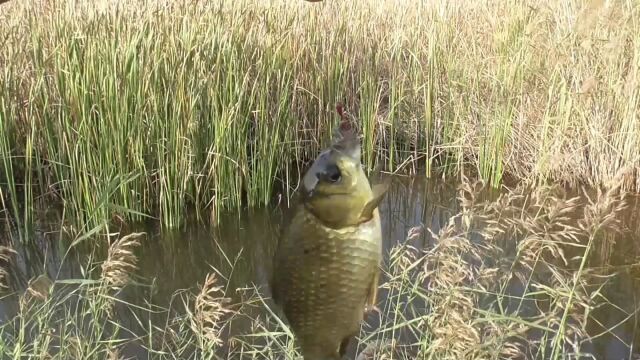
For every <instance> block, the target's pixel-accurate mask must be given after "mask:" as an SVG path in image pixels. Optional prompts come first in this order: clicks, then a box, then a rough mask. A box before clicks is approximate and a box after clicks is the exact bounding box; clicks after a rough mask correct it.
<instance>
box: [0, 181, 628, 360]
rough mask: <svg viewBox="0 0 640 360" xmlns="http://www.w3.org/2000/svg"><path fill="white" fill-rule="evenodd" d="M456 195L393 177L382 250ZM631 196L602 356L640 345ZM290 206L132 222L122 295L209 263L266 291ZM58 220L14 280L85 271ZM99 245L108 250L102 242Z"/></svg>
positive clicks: (441, 218)
mask: <svg viewBox="0 0 640 360" xmlns="http://www.w3.org/2000/svg"><path fill="white" fill-rule="evenodd" d="M456 195H457V193H456V184H452V183H446V182H442V181H438V180H428V179H423V178H419V177H412V178H400V177H398V178H395V179H394V181H393V185H392V187H391V190H390V193H389V195H388V196H387V197H386V199H385V201H384V203H383V204H382V206H381V209H380V211H381V215H382V220H383V225H382V228H383V239H384V244H383V253H384V254H385V256H386V255H388V253H389V251H390V249H391V248H392V247H394V246H395V245H397V244H399V243H401V242H404V241H405V239H406V235H407V232H408V231H409V230H410V229H411V228H413V227H415V226H419V225H424V226H426V227H429V228H430V229H431V230H432V231H433V232H434V233H437V232H438V231H439V229H440V228H441V227H443V226H444V225H446V223H447V222H448V220H449V218H450V217H451V216H452V215H454V214H456V213H458V211H459V210H460V209H459V205H458V202H457V200H456ZM488 196H491V195H488ZM631 202H632V203H631V204H630V207H629V209H628V210H627V211H626V212H625V214H624V216H623V217H624V222H623V224H624V229H623V230H624V231H623V233H622V234H619V235H618V234H607V235H606V236H607V237H608V238H609V240H610V241H608V242H607V244H608V246H606V247H602V248H599V249H597V252H598V253H597V256H598V257H600V258H601V259H602V260H603V261H602V263H603V264H605V263H606V264H607V265H608V266H609V267H608V268H609V269H610V271H615V272H617V275H616V276H615V277H614V278H613V279H612V280H611V281H609V282H608V283H607V285H606V287H605V288H604V295H605V296H607V297H608V298H609V300H610V301H611V302H613V303H614V304H615V305H616V306H617V307H614V306H607V307H604V308H600V309H596V310H595V315H596V317H597V319H599V321H600V322H601V324H597V323H594V324H591V325H590V332H591V333H592V335H595V334H600V335H599V336H598V337H596V338H595V339H593V340H592V341H590V342H589V346H588V347H589V350H590V351H591V352H592V353H593V355H594V356H595V358H598V359H628V358H630V356H631V355H630V354H631V353H632V352H638V349H637V348H638V346H640V330H639V329H638V327H639V325H638V324H640V320H638V316H637V312H638V311H639V310H638V308H639V304H640V300H639V299H638V296H639V294H640V273H639V271H638V266H637V264H638V262H639V261H640V260H639V259H640V239H639V238H638V235H637V234H639V233H640V232H639V229H640V222H639V220H638V217H639V216H638V215H639V214H640V212H639V211H638V210H639V209H640V207H639V206H638V204H637V198H632V200H631ZM291 213H292V209H290V208H288V207H287V205H286V204H281V205H280V206H277V207H274V208H269V209H254V210H246V211H244V212H243V213H241V214H234V213H228V214H220V215H219V216H220V218H219V219H220V223H219V225H218V226H206V225H202V224H198V223H195V222H194V223H193V224H190V225H188V226H185V227H184V228H183V229H177V230H166V229H160V227H159V226H158V225H157V223H154V222H148V223H145V224H137V225H135V226H134V227H132V228H131V229H127V230H128V231H131V230H133V231H144V232H146V233H147V238H146V239H145V240H144V241H143V244H142V246H141V248H140V249H138V251H137V256H138V259H139V262H138V267H139V271H138V272H136V274H135V279H138V280H139V282H140V283H142V284H146V285H141V286H132V287H130V288H127V289H126V291H125V293H124V295H123V297H124V299H126V301H128V302H131V303H140V304H142V303H145V301H151V302H153V303H155V304H158V305H161V306H166V305H168V304H169V303H170V302H172V301H175V298H173V297H172V295H174V294H175V293H176V291H178V290H180V289H191V290H194V291H195V290H196V289H197V286H199V285H201V284H202V282H203V281H204V279H205V277H206V275H207V273H210V272H212V271H218V272H219V273H220V274H221V275H222V276H224V277H226V278H227V281H228V290H229V291H228V294H230V296H233V295H234V294H235V292H234V291H233V290H234V289H236V288H245V287H248V286H253V285H255V286H257V287H259V288H262V289H264V291H265V293H267V294H268V293H269V290H268V279H269V275H270V271H271V266H272V263H271V259H272V257H273V254H274V251H275V248H276V243H277V238H278V236H279V231H280V229H281V225H282V224H283V223H284V222H285V221H286V219H287V218H288V217H289V216H290V215H291ZM42 223H43V224H46V223H47V222H46V221H43V222H42ZM56 224H59V222H56V221H52V222H51V223H50V224H49V226H51V229H53V230H49V232H44V231H43V232H41V233H40V235H39V238H38V241H37V242H36V245H35V246H33V247H29V248H20V249H19V253H20V256H19V257H18V262H17V264H16V266H14V268H13V269H12V270H13V271H12V275H13V279H12V280H13V283H14V284H17V286H18V287H19V288H20V287H24V286H25V285H26V282H27V280H28V279H29V278H32V277H35V276H37V275H39V274H40V273H42V272H46V273H47V274H48V275H49V277H51V278H59V279H60V278H62V279H64V278H82V277H83V273H82V265H81V264H83V263H84V262H86V257H87V254H88V252H87V251H77V252H70V253H69V254H68V255H67V256H66V258H65V260H64V261H62V259H63V258H64V256H65V249H64V247H63V246H62V245H61V244H62V243H63V242H60V241H58V240H57V239H58V237H59V236H60V234H59V231H55V226H56ZM43 227H44V228H46V226H44V225H43ZM116 230H117V229H116ZM4 241H7V240H6V239H5V240H4ZM411 243H412V245H413V246H416V247H418V248H425V249H428V248H430V247H431V246H432V245H433V243H434V239H433V238H432V237H431V236H430V235H429V233H428V232H426V231H425V232H423V233H422V235H421V236H419V237H417V238H415V239H413V240H412V242H411ZM97 253H98V254H100V253H102V254H104V249H102V250H101V251H98V252H97ZM214 269H215V270H214ZM149 284H150V285H149ZM381 295H382V298H381V299H380V301H381V302H384V300H385V299H384V295H385V292H384V291H382V292H381ZM14 300H15V299H13V300H12V298H11V297H9V298H5V299H4V300H3V301H1V302H0V316H1V318H2V319H6V317H7V316H10V314H11V313H12V312H13V311H15V309H16V306H17V304H16V302H15V301H14ZM381 307H382V305H381ZM634 313H635V314H636V316H634V315H633V314H634ZM131 320H132V324H134V323H135V321H133V319H131ZM132 326H133V325H132ZM606 329H611V331H606ZM238 331H241V330H238ZM132 354H136V355H138V356H141V354H142V352H140V349H132Z"/></svg>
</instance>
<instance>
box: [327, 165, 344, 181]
mask: <svg viewBox="0 0 640 360" xmlns="http://www.w3.org/2000/svg"><path fill="white" fill-rule="evenodd" d="M340 178H342V174H340V169H338V168H337V167H336V171H335V172H333V173H330V174H329V181H331V182H333V183H335V182H338V181H340Z"/></svg>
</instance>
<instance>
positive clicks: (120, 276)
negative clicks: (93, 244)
mask: <svg viewBox="0 0 640 360" xmlns="http://www.w3.org/2000/svg"><path fill="white" fill-rule="evenodd" d="M144 235H145V233H132V234H129V235H126V236H123V237H121V238H120V239H118V240H116V241H115V242H114V243H113V244H112V245H111V246H110V247H109V252H108V255H107V260H105V262H104V263H102V280H103V281H104V282H105V283H106V284H107V286H109V287H112V288H115V289H120V288H122V287H123V286H125V285H126V284H127V283H128V282H129V278H130V273H131V272H132V271H135V270H136V268H137V267H136V263H137V258H136V256H135V255H134V254H133V250H134V248H135V247H138V246H140V241H139V239H140V238H142V236H144Z"/></svg>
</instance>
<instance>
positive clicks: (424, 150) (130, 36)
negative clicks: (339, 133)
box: [0, 0, 640, 228]
mask: <svg viewBox="0 0 640 360" xmlns="http://www.w3.org/2000/svg"><path fill="white" fill-rule="evenodd" d="M638 16H640V8H639V7H638V6H637V3H636V2H634V1H615V2H603V1H587V2H585V1H578V0H572V1H569V2H567V1H558V0H552V1H546V2H544V3H540V2H536V1H525V2H514V1H510V0H500V1H484V2H473V3H464V4H463V3H460V4H455V5H454V4H449V3H446V2H430V3H428V4H426V3H422V2H404V3H401V4H399V3H397V2H395V1H382V2H381V1H359V2H329V1H327V2H322V3H314V4H311V3H308V2H304V1H285V0H271V1H266V2H263V1H254V0H242V1H233V2H223V1H220V2H188V3H184V4H182V3H177V2H165V1H151V2H148V1H139V0H129V1H126V2H121V1H119V2H115V1H110V0H105V1H100V2H99V3H94V2H92V3H90V4H87V3H85V2H81V1H75V0H58V1H53V2H50V1H47V2H44V1H30V2H22V1H16V2H9V3H8V4H4V5H3V6H2V11H1V14H0V44H1V45H2V49H3V51H2V54H0V64H2V68H3V70H2V71H1V72H0V89H1V91H0V158H1V161H2V165H3V171H2V181H1V182H2V184H1V185H2V200H3V208H4V210H5V212H6V213H9V214H11V216H12V217H13V218H14V219H16V224H17V225H18V226H19V227H20V228H25V225H28V224H29V223H30V222H32V219H31V218H30V214H31V212H30V211H29V210H28V209H30V208H31V207H32V206H34V199H41V198H44V199H47V201H48V200H49V199H53V200H56V201H61V202H62V203H63V204H64V205H65V206H66V207H67V208H68V215H69V218H70V219H73V220H74V221H78V222H80V223H81V224H83V225H86V227H87V228H93V227H94V226H96V225H97V224H100V223H102V222H103V221H104V220H105V219H107V220H108V219H110V218H111V217H113V216H123V217H124V218H126V219H128V220H136V219H140V218H141V216H142V215H141V214H149V215H151V216H153V217H156V218H159V219H161V221H162V223H163V224H164V225H165V226H168V227H175V226H179V225H180V224H181V223H182V222H183V219H184V214H185V212H186V210H187V209H194V211H195V213H196V214H197V215H198V217H200V218H201V219H207V218H210V217H211V216H210V214H215V213H218V211H221V210H224V209H233V208H236V209H237V208H240V207H241V206H244V205H251V206H260V205H265V204H268V203H270V202H271V201H272V199H273V198H275V197H277V195H278V193H281V194H283V195H290V193H291V192H292V191H293V190H294V189H296V188H297V184H298V175H299V173H300V169H301V168H302V167H304V165H305V164H306V162H307V161H308V160H310V159H311V158H313V157H315V155H316V154H317V152H318V150H319V149H320V148H321V147H322V146H323V145H324V144H325V140H326V139H325V138H326V134H328V133H329V130H330V128H331V127H332V125H333V123H334V122H335V120H336V118H337V117H336V115H335V113H334V111H333V107H334V105H335V103H336V102H338V101H343V102H345V103H346V105H347V108H348V110H349V111H350V112H351V113H352V114H354V115H355V116H356V117H358V118H359V120H360V121H361V123H362V129H363V132H364V133H363V143H364V153H363V154H364V160H365V165H366V167H367V168H368V169H373V168H375V167H376V166H377V165H378V164H380V165H382V167H383V168H384V169H386V170H387V171H399V172H404V171H407V172H422V173H426V174H427V175H428V176H433V175H447V176H456V175H457V174H460V173H467V174H468V173H477V174H478V175H479V176H480V177H481V178H483V179H484V180H486V181H487V182H488V183H489V184H491V185H492V186H498V185H499V184H500V183H501V182H502V181H503V179H504V178H505V177H508V178H513V179H529V178H534V179H537V180H539V181H540V182H541V183H545V182H547V181H550V180H553V181H559V182H567V183H573V184H576V183H583V184H588V185H598V184H602V183H604V182H606V181H608V180H610V179H611V178H612V177H613V175H614V174H615V173H616V172H617V171H618V170H619V169H621V168H623V167H625V166H632V167H635V168H636V169H637V168H638V164H639V161H640V158H639V155H638V148H639V145H640V142H639V138H640V126H639V125H638V124H639V121H640V120H639V118H638V109H639V108H640V104H639V99H640V92H639V91H640V90H639V89H640V83H639V81H640V80H639V78H640V77H639V71H640V70H639V69H640V43H639V40H638V36H637V34H638V33H640V25H639V23H638V22H637V21H635V19H637V18H638ZM125 178H127V179H128V178H132V179H133V180H131V181H129V182H126V183H122V179H125ZM114 183H115V184H116V186H115V187H114V186H113V185H114ZM638 185H639V177H638V176H637V170H636V172H635V173H633V174H631V175H630V178H629V179H628V187H634V188H636V189H637V188H638ZM23 190H24V191H23ZM103 194H107V195H105V196H106V198H105V197H104V196H103ZM25 209H26V210H25ZM123 209H128V210H130V212H128V213H125V212H124V211H123ZM89 215H91V216H89ZM213 218H214V219H215V216H213ZM27 228H28V226H27Z"/></svg>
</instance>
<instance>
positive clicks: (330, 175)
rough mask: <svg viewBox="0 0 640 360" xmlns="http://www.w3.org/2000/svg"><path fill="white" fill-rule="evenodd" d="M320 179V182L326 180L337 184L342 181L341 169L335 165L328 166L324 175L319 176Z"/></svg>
mask: <svg viewBox="0 0 640 360" xmlns="http://www.w3.org/2000/svg"><path fill="white" fill-rule="evenodd" d="M318 178H319V179H320V180H324V181H327V182H330V183H337V182H338V181H340V179H342V173H341V172H340V168H338V166H336V165H335V164H331V165H329V166H327V168H326V170H325V171H323V172H322V173H320V174H318Z"/></svg>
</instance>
